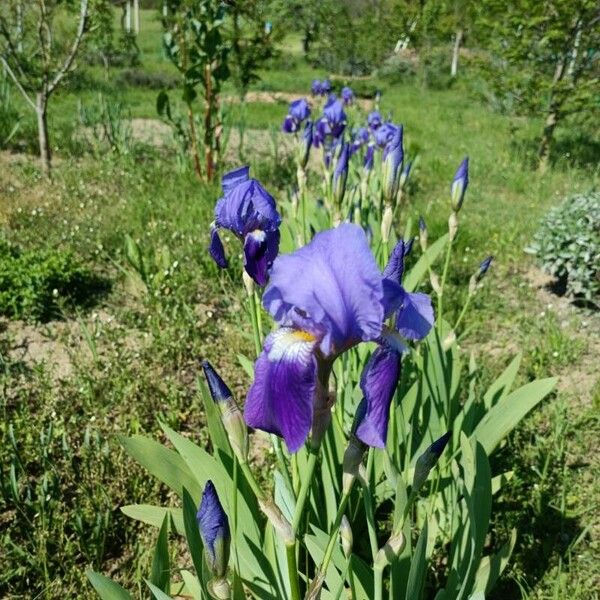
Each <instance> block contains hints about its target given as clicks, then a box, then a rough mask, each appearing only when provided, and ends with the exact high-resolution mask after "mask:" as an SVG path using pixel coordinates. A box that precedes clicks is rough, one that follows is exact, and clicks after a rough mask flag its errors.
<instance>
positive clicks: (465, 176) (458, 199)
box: [450, 156, 469, 212]
mask: <svg viewBox="0 0 600 600" xmlns="http://www.w3.org/2000/svg"><path fill="white" fill-rule="evenodd" d="M468 185H469V157H468V156H467V157H466V158H465V159H464V160H463V161H462V162H461V163H460V166H459V167H458V169H457V170H456V173H455V175H454V179H453V180H452V185H451V186H450V197H451V202H452V210H454V211H455V212H458V211H459V210H460V208H461V206H462V204H463V202H464V199H465V192H466V191H467V186H468Z"/></svg>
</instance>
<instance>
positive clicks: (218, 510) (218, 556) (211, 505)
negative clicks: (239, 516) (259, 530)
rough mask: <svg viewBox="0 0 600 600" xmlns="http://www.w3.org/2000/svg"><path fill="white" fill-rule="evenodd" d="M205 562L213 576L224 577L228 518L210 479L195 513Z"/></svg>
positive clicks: (227, 549)
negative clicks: (202, 543)
mask: <svg viewBox="0 0 600 600" xmlns="http://www.w3.org/2000/svg"><path fill="white" fill-rule="evenodd" d="M196 520H197V522H198V527H199V529H200V535H201V537H202V541H203V542H204V550H205V553H206V562H207V565H208V568H209V569H210V570H211V572H212V573H213V575H214V576H215V577H224V576H225V573H226V572H227V563H228V562H229V544H230V537H231V536H230V532H229V520H228V519H227V515H226V514H225V511H224V510H223V507H222V506H221V502H220V500H219V496H218V495H217V490H216V489H215V486H214V485H213V483H212V481H210V480H209V481H207V482H206V485H205V486H204V491H203V493H202V500H201V502H200V506H199V508H198V513H197V515H196Z"/></svg>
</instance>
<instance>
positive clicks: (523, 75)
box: [478, 0, 600, 170]
mask: <svg viewBox="0 0 600 600" xmlns="http://www.w3.org/2000/svg"><path fill="white" fill-rule="evenodd" d="M478 20H479V25H481V26H482V27H483V29H485V30H487V34H488V35H487V37H488V40H489V47H490V50H491V52H492V54H493V58H492V68H491V69H490V70H489V79H490V82H491V83H492V85H493V86H494V87H495V88H496V90H497V91H499V92H500V93H502V94H507V93H508V94H511V95H512V96H513V98H514V100H515V102H516V104H517V106H518V108H520V109H522V110H523V111H526V112H528V113H531V114H534V115H537V116H540V117H542V118H543V120H544V126H543V130H542V132H541V138H540V142H539V146H538V166H539V168H540V169H541V170H544V169H545V168H546V166H547V163H548V158H549V154H550V150H551V146H552V140H553V136H554V132H555V129H556V127H557V125H558V124H559V123H560V122H561V120H563V119H564V118H565V117H566V116H568V115H570V114H574V113H576V112H579V111H586V110H589V109H591V108H594V107H595V106H596V105H597V101H598V90H599V89H600V88H599V85H600V55H599V49H600V5H599V4H598V1H597V0H548V1H547V2H538V1H537V0H513V1H512V2H504V1H503V0H483V2H482V3H481V4H480V14H479V19H478Z"/></svg>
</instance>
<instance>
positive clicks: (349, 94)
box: [341, 87, 354, 106]
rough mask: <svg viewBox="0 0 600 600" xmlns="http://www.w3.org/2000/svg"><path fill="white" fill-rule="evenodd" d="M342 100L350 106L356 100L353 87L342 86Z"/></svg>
mask: <svg viewBox="0 0 600 600" xmlns="http://www.w3.org/2000/svg"><path fill="white" fill-rule="evenodd" d="M341 95H342V101H343V103H344V104H345V105H346V106H349V105H350V104H352V103H353V102H354V92H353V91H352V88H349V87H343V88H342V94H341Z"/></svg>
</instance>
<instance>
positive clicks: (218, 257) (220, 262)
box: [208, 227, 227, 269]
mask: <svg viewBox="0 0 600 600" xmlns="http://www.w3.org/2000/svg"><path fill="white" fill-rule="evenodd" d="M208 251H209V252H210V255H211V256H212V258H213V260H214V261H215V262H216V263H217V266H219V267H221V269H226V268H227V258H226V257H225V248H223V242H222V241H221V238H220V237H219V230H218V229H217V228H216V227H211V229H210V246H209V247H208Z"/></svg>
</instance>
